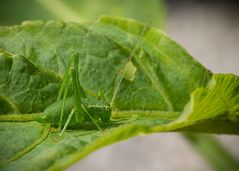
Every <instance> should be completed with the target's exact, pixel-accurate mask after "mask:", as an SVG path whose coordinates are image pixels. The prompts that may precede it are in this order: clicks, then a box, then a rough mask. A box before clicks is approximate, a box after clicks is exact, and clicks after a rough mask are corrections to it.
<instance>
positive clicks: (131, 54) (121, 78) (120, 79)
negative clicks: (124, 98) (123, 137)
mask: <svg viewBox="0 0 239 171" xmlns="http://www.w3.org/2000/svg"><path fill="white" fill-rule="evenodd" d="M150 23H151V16H150V15H149V16H148V21H147V23H146V24H145V25H144V28H143V29H142V31H141V33H140V36H139V39H138V40H137V41H136V43H135V45H134V48H133V49H132V50H131V52H130V54H129V56H128V59H127V62H126V64H125V66H124V67H123V69H122V73H121V75H120V77H119V79H118V81H117V83H116V86H115V89H114V94H113V97H112V100H111V102H110V106H112V104H113V102H114V100H115V98H116V95H117V93H118V92H119V89H120V85H121V82H122V80H123V77H124V75H125V72H126V66H127V64H128V63H129V62H130V61H131V60H132V58H133V57H134V54H135V51H136V49H137V47H138V45H139V43H140V42H141V40H142V39H143V36H144V33H145V31H146V30H147V29H148V27H149V25H150Z"/></svg>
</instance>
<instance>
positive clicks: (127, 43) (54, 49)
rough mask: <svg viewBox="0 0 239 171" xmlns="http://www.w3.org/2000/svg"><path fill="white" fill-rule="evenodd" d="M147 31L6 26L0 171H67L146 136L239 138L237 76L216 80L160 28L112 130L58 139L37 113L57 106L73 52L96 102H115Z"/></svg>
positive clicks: (119, 25)
mask: <svg viewBox="0 0 239 171" xmlns="http://www.w3.org/2000/svg"><path fill="white" fill-rule="evenodd" d="M143 27H144V26H143V25H142V24H140V23H137V22H135V21H133V20H129V19H122V18H114V17H101V18H100V20H98V21H97V22H94V23H84V24H77V23H63V22H56V21H50V22H46V23H45V22H40V21H38V22H36V21H35V22H25V23H23V24H22V25H20V26H13V27H1V28H0V49H1V51H0V75H1V77H0V114H1V115H0V121H2V122H1V123H0V131H1V132H0V137H1V143H0V146H1V152H0V154H1V160H0V161H1V165H2V168H1V170H15V169H16V168H21V169H22V170H46V169H48V170H62V169H64V168H66V167H68V166H70V165H71V164H73V163H75V162H76V161H78V160H80V159H81V158H83V157H85V156H86V155H87V154H89V153H90V152H93V151H94V150H96V149H98V148H100V147H103V146H106V145H108V144H111V143H114V142H117V141H120V140H124V139H126V138H129V137H132V136H136V135H138V134H142V133H153V132H162V131H190V132H210V133H227V134H238V133H239V123H238V116H239V78H238V77H237V76H235V75H232V74H212V73H211V72H210V71H209V70H207V69H206V68H204V67H203V66H202V65H201V64H199V63H198V62H197V61H196V60H194V59H193V58H192V57H191V56H190V55H189V54H188V53H187V52H186V50H184V49H183V48H182V47H181V46H179V45H178V44H177V43H175V42H174V41H172V40H171V39H170V38H168V37H167V35H165V34H164V33H163V32H161V31H160V30H157V29H155V28H149V29H148V30H147V31H146V32H145V34H144V37H143V39H142V41H141V42H140V45H139V46H138V48H137V51H136V55H135V56H134V58H133V59H132V63H133V64H134V65H135V67H136V68H137V71H136V75H135V79H134V80H133V81H127V80H126V79H125V80H123V82H122V84H121V86H120V90H119V92H118V94H117V96H116V99H115V101H114V103H113V106H112V109H113V113H112V118H111V120H112V124H110V125H109V127H107V128H106V129H105V130H104V131H103V132H99V131H97V130H94V129H92V127H84V126H82V127H80V128H78V129H75V130H67V131H66V132H65V133H64V134H63V136H62V137H59V134H58V133H57V132H56V129H55V128H53V127H52V128H51V129H49V125H48V124H41V123H37V122H36V121H34V120H35V118H36V117H37V116H39V115H40V114H29V113H37V112H42V111H43V110H44V109H45V108H46V107H47V106H48V105H50V104H51V103H53V102H54V101H56V98H57V92H58V89H59V87H60V84H61V82H62V78H63V74H64V71H65V69H66V66H67V63H68V60H69V58H70V56H71V55H72V53H75V52H78V53H79V56H80V63H79V68H80V75H79V77H80V80H81V83H82V87H83V88H84V90H85V91H86V92H87V94H88V96H97V95H98V92H103V93H104V94H105V97H106V100H107V101H108V102H110V101H111V99H112V96H113V91H114V88H115V85H116V79H117V78H118V76H119V73H120V71H121V69H122V67H123V66H124V65H125V63H126V62H127V58H128V55H129V53H130V51H131V49H132V48H133V47H134V45H135V42H136V41H137V40H138V39H139V35H140V33H141V31H142V29H143ZM27 113H28V114H27ZM13 121H15V122H13ZM46 132H48V135H47V134H46ZM15 144H16V145H15ZM3 149H4V150H3Z"/></svg>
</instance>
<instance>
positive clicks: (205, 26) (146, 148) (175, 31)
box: [0, 0, 239, 171]
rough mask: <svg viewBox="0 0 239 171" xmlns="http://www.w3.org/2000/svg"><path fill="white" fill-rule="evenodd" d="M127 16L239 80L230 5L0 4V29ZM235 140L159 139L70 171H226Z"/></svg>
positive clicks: (235, 6)
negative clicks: (39, 22) (41, 22)
mask: <svg viewBox="0 0 239 171" xmlns="http://www.w3.org/2000/svg"><path fill="white" fill-rule="evenodd" d="M101 14H109V15H117V16H125V17H130V18H134V19H137V20H139V21H142V22H146V20H147V19H148V18H147V16H148V14H150V15H151V16H152V21H153V22H152V25H153V26H156V27H159V28H161V29H162V30H164V31H165V32H167V34H169V35H170V37H172V38H173V39H175V40H176V41H177V42H179V43H180V44H181V45H183V46H184V47H185V48H186V49H187V50H188V51H189V53H190V54H191V55H192V56H193V57H195V58H196V59H197V60H198V61H199V62H201V63H202V64H203V65H204V66H206V67H207V68H209V69H210V70H212V71H213V72H220V73H234V74H237V75H239V67H238V66H239V65H238V64H239V56H238V54H239V3H238V2H237V1H232V0H225V1H220V0H21V1H19V0H0V25H13V24H20V23H21V22H22V21H25V20H55V19H56V20H63V21H75V22H84V21H93V20H95V19H97V18H98V16H99V15H101ZM238 144H239V137H238V136H230V135H213V136H209V135H200V134H199V135H192V134H178V133H160V134H152V135H147V136H142V137H141V136H140V137H136V138H132V139H130V140H127V141H124V142H120V143H117V144H114V145H111V146H108V147H106V148H103V149H100V150H98V151H96V152H94V153H92V154H90V155H89V156H88V157H86V158H85V159H83V160H82V161H80V162H78V163H77V164H75V165H74V166H72V167H71V168H69V169H68V171H76V170H81V171H111V170H114V171H121V170H124V171H131V170H137V171H146V170H150V171H175V170H177V171H181V170H182V171H191V170H194V171H201V170H204V171H213V170H219V171H226V170H228V171H230V170H231V169H232V168H233V167H234V165H235V163H237V162H239V148H238Z"/></svg>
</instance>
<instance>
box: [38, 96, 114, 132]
mask: <svg viewBox="0 0 239 171" xmlns="http://www.w3.org/2000/svg"><path fill="white" fill-rule="evenodd" d="M81 102H82V105H83V106H84V107H85V109H86V110H87V111H88V113H90V114H91V116H92V117H93V118H94V119H95V120H96V121H99V120H101V121H102V122H109V121H110V116H111V108H110V106H109V104H108V103H106V102H103V101H100V100H97V99H94V98H82V99H81ZM73 108H74V98H73V97H69V98H67V99H66V101H65V105H64V112H63V118H62V119H63V123H65V122H66V120H67V118H68V116H69V114H70V112H71V111H72V109H73ZM61 110H62V100H59V101H57V102H55V103H53V104H51V105H50V106H48V107H47V108H46V109H45V110H44V112H43V114H42V115H41V116H40V117H39V118H37V121H38V122H42V123H51V125H52V126H55V127H57V126H58V125H59V122H60V117H61ZM86 122H92V120H91V118H89V117H88V116H87V115H85V116H84V120H83V121H82V122H81V123H79V122H77V120H76V119H75V117H73V118H72V119H71V121H70V123H69V127H77V126H79V125H80V124H84V123H86Z"/></svg>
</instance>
